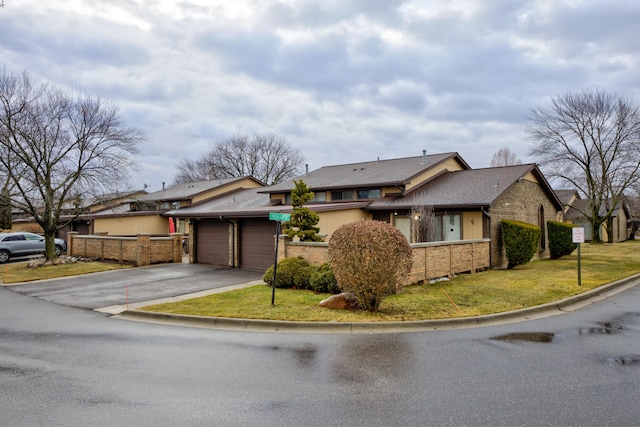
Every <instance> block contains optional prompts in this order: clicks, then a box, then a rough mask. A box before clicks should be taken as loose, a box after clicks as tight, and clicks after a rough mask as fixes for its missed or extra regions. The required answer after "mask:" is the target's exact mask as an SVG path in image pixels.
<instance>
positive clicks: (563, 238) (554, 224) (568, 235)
mask: <svg viewBox="0 0 640 427" xmlns="http://www.w3.org/2000/svg"><path fill="white" fill-rule="evenodd" d="M573 227H577V226H576V225H574V224H567V223H566V222H558V221H548V222H547V230H548V234H549V251H550V252H551V259H558V258H560V257H562V256H565V255H571V253H572V252H573V251H574V250H575V249H576V248H577V247H578V245H577V244H575V243H573V232H572V231H571V229H572V228H573Z"/></svg>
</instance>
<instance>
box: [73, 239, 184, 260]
mask: <svg viewBox="0 0 640 427" xmlns="http://www.w3.org/2000/svg"><path fill="white" fill-rule="evenodd" d="M67 253H68V254H69V255H71V256H78V257H84V258H95V259H99V260H109V261H116V262H119V263H133V264H135V265H136V266H138V267H140V266H144V265H150V264H158V263H164V262H182V235H181V234H172V235H170V236H165V237H151V236H149V235H144V234H141V235H138V236H137V237H115V236H104V235H103V236H97V235H79V234H78V233H76V232H69V233H68V234H67Z"/></svg>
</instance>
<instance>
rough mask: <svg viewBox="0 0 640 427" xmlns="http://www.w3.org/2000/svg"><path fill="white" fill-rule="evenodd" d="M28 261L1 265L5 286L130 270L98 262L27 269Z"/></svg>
mask: <svg viewBox="0 0 640 427" xmlns="http://www.w3.org/2000/svg"><path fill="white" fill-rule="evenodd" d="M27 264H28V261H25V262H16V263H11V264H3V265H0V280H2V282H3V283H5V284H11V283H20V282H30V281H33V280H45V279H55V278H58V277H67V276H77V275H81V274H87V273H97V272H100V271H108V270H117V269H120V268H129V267H130V266H128V265H121V264H115V263H105V262H98V261H90V262H77V263H74V264H62V265H51V266H46V267H34V268H29V267H27Z"/></svg>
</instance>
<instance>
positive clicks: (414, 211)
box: [411, 204, 438, 243]
mask: <svg viewBox="0 0 640 427" xmlns="http://www.w3.org/2000/svg"><path fill="white" fill-rule="evenodd" d="M411 220H412V222H413V243H421V242H435V241H436V240H437V231H438V225H437V222H436V214H435V211H434V209H433V206H431V205H428V204H419V205H415V206H413V207H412V208H411Z"/></svg>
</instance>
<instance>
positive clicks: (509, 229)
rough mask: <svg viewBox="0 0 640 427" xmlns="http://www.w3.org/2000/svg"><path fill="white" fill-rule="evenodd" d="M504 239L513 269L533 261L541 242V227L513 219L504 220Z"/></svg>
mask: <svg viewBox="0 0 640 427" xmlns="http://www.w3.org/2000/svg"><path fill="white" fill-rule="evenodd" d="M501 225H502V241H503V242H504V248H505V252H506V256H507V260H508V261H509V264H508V266H507V268H509V269H511V268H514V267H516V266H518V265H523V264H526V263H528V262H529V261H531V258H533V256H534V255H535V253H536V250H537V249H538V242H540V227H537V226H535V225H532V224H529V223H526V222H521V221H512V220H502V222H501Z"/></svg>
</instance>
